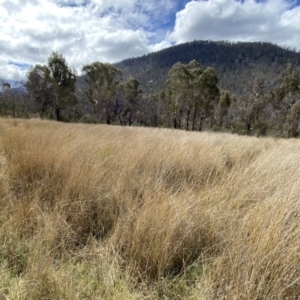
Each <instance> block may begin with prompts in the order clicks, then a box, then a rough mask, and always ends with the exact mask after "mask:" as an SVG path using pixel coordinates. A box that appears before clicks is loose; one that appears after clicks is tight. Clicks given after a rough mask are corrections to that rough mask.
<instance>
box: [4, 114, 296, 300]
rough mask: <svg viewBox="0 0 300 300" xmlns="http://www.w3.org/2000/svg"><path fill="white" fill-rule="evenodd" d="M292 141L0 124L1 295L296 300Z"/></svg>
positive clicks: (101, 127) (32, 123)
mask: <svg viewBox="0 0 300 300" xmlns="http://www.w3.org/2000/svg"><path fill="white" fill-rule="evenodd" d="M299 198H300V141H299V140H281V139H272V138H254V137H242V136H237V135H229V134H215V133H193V132H184V131H174V130H167V129H147V128H129V127H127V128H125V127H117V126H105V125H82V124H61V123H56V122H50V121H41V120H12V119H1V120H0V205H1V206H0V207H1V210H0V299H33V300H35V299H70V300H71V299H205V300H207V299H208V300H209V299H211V300H213V299H230V300H231V299H298V298H299V297H300V222H299V221H300V219H299V218H300V201H299V200H300V199H299Z"/></svg>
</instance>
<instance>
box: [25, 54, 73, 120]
mask: <svg viewBox="0 0 300 300" xmlns="http://www.w3.org/2000/svg"><path fill="white" fill-rule="evenodd" d="M75 83H76V74H75V72H74V71H72V70H71V69H70V68H69V67H68V64H67V62H66V60H65V58H64V57H63V55H61V54H59V53H57V52H53V53H52V54H51V55H50V57H49V58H48V65H47V66H45V65H44V66H42V65H35V66H34V67H33V68H31V69H30V70H29V71H28V73H27V82H26V84H25V86H26V88H27V90H28V92H29V93H30V95H31V96H32V97H33V98H34V101H35V103H36V105H37V108H38V111H39V112H40V113H45V112H46V111H47V110H48V109H49V108H52V109H53V112H54V115H55V117H56V119H57V120H58V121H60V120H61V112H62V111H63V110H64V109H66V108H67V107H68V106H71V105H74V104H76V102H77V100H76V95H75Z"/></svg>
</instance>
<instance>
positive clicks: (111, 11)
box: [0, 0, 300, 79]
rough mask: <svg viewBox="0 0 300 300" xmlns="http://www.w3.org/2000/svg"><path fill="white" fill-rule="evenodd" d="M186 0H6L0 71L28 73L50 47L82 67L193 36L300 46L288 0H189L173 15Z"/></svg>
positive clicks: (0, 7) (297, 13)
mask: <svg viewBox="0 0 300 300" xmlns="http://www.w3.org/2000/svg"><path fill="white" fill-rule="evenodd" d="M187 1H188V0H161V1H155V0H0V28H1V31H0V78H7V79H12V78H14V77H16V75H18V76H21V75H24V72H25V71H24V67H23V68H22V66H21V65H22V64H26V65H35V64H45V63H46V62H47V58H48V57H49V55H50V54H51V52H52V51H58V52H60V53H62V54H63V55H64V56H65V57H66V59H67V61H68V63H69V65H70V66H71V67H74V68H76V69H77V70H78V71H79V70H80V69H81V68H82V66H83V65H84V64H87V63H92V62H94V61H96V60H99V61H104V62H107V61H108V62H117V61H120V60H122V59H125V58H129V57H135V56H139V55H143V54H146V53H148V52H150V51H158V50H160V49H163V48H166V47H169V46H171V45H172V44H174V43H175V44H178V43H182V42H186V41H191V40H194V39H209V40H244V41H270V42H274V43H278V44H281V45H286V46H294V47H297V48H300V36H299V28H300V7H297V6H296V7H293V6H292V4H293V3H291V1H290V0H264V1H260V3H257V2H256V1H254V0H244V3H241V1H237V0H208V1H203V0H202V1H190V2H188V3H187V4H186V6H185V8H183V9H182V10H181V11H178V12H177V14H176V17H175V12H176V9H177V7H179V6H180V5H181V7H182V5H184V3H186V2H187ZM172 19H173V20H175V26H174V28H170V27H166V26H170V24H171V23H170V22H171V21H172ZM166 30H170V32H169V33H168V34H167V35H166ZM14 64H15V65H14Z"/></svg>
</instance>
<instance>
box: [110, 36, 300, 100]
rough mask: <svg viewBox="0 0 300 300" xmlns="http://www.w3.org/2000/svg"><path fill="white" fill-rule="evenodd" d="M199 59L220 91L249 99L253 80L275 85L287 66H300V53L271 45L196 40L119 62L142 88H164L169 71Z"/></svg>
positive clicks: (126, 75)
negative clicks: (214, 74)
mask: <svg viewBox="0 0 300 300" xmlns="http://www.w3.org/2000/svg"><path fill="white" fill-rule="evenodd" d="M192 60H196V61H198V62H199V63H200V65H201V66H202V67H203V68H205V67H208V66H210V67H213V68H214V69H215V70H216V72H217V74H218V77H219V81H220V84H219V85H220V88H221V89H227V90H230V92H231V93H232V94H233V95H235V96H237V97H238V96H246V95H247V93H249V92H250V91H251V86H252V81H253V80H254V79H255V78H256V77H258V76H259V77H263V78H264V79H265V81H266V84H267V86H268V87H269V86H272V85H275V84H276V82H277V81H278V79H279V78H280V75H281V73H282V72H283V71H284V70H285V69H286V67H287V64H292V65H294V66H299V65H300V53H297V52H295V51H292V50H291V49H283V48H281V47H279V46H276V45H273V44H271V43H262V42H256V43H250V42H249V43H248V42H247V43H246V42H237V43H231V42H224V41H221V42H213V41H194V42H191V43H185V44H180V45H177V46H173V47H171V48H167V49H164V50H161V51H159V52H154V53H150V54H148V55H144V56H142V57H138V58H131V59H127V60H124V61H122V62H120V63H117V64H116V66H117V67H118V68H120V69H121V70H122V72H123V76H124V78H127V77H130V76H135V77H137V78H138V79H139V81H140V83H141V86H142V88H144V89H146V90H147V89H148V88H149V84H148V81H150V83H151V88H152V89H154V90H155V91H158V90H159V89H161V88H162V87H163V85H164V81H165V79H166V78H167V74H168V71H169V70H170V69H171V67H172V66H173V65H174V64H175V63H177V62H182V63H184V64H188V63H189V62H190V61H192Z"/></svg>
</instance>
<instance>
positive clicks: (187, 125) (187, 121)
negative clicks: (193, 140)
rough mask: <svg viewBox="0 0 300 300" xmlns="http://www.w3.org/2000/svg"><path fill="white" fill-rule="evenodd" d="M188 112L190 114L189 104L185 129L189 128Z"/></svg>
mask: <svg viewBox="0 0 300 300" xmlns="http://www.w3.org/2000/svg"><path fill="white" fill-rule="evenodd" d="M190 114H191V108H190V106H188V111H187V117H186V130H189V122H190Z"/></svg>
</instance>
